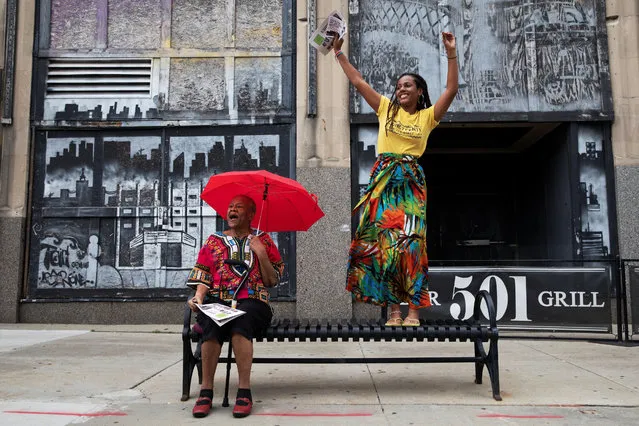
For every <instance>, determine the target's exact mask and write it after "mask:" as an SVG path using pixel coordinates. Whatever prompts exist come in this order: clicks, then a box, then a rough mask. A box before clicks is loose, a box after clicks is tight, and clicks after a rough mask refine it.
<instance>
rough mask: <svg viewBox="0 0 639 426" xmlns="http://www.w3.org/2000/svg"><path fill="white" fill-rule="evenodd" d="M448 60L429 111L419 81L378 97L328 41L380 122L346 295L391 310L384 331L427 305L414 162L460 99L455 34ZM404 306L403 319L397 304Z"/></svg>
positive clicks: (414, 322) (415, 320) (422, 202)
mask: <svg viewBox="0 0 639 426" xmlns="http://www.w3.org/2000/svg"><path fill="white" fill-rule="evenodd" d="M442 39H443V43H444V47H445V48H446V53H447V57H448V75H447V78H446V88H445V89H444V92H443V93H442V94H441V96H440V97H439V99H437V102H435V105H431V102H430V98H429V96H428V87H427V85H426V81H425V80H424V78H422V77H421V76H419V75H417V74H412V73H405V74H402V75H401V76H399V79H398V80H397V84H396V86H395V92H394V94H393V96H392V98H391V99H388V98H387V97H386V96H382V95H380V94H379V93H377V92H376V91H375V90H374V89H373V88H372V87H371V86H370V85H369V84H368V83H367V82H366V81H364V79H363V78H362V75H361V74H360V73H359V71H357V70H356V69H355V67H353V65H351V63H350V62H349V61H348V58H347V57H346V55H345V54H344V52H342V50H341V47H342V43H343V42H344V40H343V39H336V40H335V41H334V42H333V50H334V52H335V58H336V60H337V61H338V62H339V64H340V65H341V67H342V70H344V73H345V74H346V77H348V79H349V80H350V82H351V84H353V86H355V88H356V89H357V91H358V92H359V93H360V94H361V95H362V97H363V98H364V100H365V101H366V102H367V103H368V104H369V105H370V106H371V108H373V111H375V112H376V114H377V117H378V119H379V131H378V135H377V152H378V157H377V161H376V162H375V165H374V166H373V168H372V170H371V176H370V181H369V184H368V187H367V188H366V193H365V194H364V196H363V197H362V198H361V200H360V201H359V203H357V206H355V209H354V210H353V213H355V212H357V210H358V209H359V208H362V215H361V219H360V222H359V225H358V227H357V231H356V233H355V237H354V239H353V241H352V244H351V248H350V253H349V262H348V272H347V283H346V289H347V290H348V291H350V292H351V293H352V295H353V299H355V300H358V301H362V302H366V303H372V304H376V305H381V306H387V305H390V307H391V313H390V318H389V320H388V322H387V323H386V325H388V326H401V325H404V326H418V325H419V309H420V308H426V307H429V306H430V305H431V301H430V295H429V293H428V256H427V254H426V180H425V177H424V171H423V170H422V168H421V166H420V165H419V164H418V163H417V159H418V158H419V157H421V155H422V154H423V153H424V150H425V149H426V142H427V140H428V135H429V134H430V132H431V130H433V129H434V128H435V127H436V126H437V125H438V124H439V121H440V120H441V119H442V117H443V116H444V114H445V113H446V111H447V110H448V107H449V106H450V104H451V102H452V101H453V99H454V98H455V95H456V94H457V88H458V84H457V77H458V69H457V52H456V46H455V36H454V35H453V34H452V33H449V32H443V33H442ZM402 302H406V303H408V315H407V316H406V318H405V319H402V317H401V311H400V303H402Z"/></svg>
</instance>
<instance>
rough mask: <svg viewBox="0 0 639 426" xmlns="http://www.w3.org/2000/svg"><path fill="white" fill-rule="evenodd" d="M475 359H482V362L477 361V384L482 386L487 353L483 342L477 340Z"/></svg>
mask: <svg viewBox="0 0 639 426" xmlns="http://www.w3.org/2000/svg"><path fill="white" fill-rule="evenodd" d="M475 358H480V359H481V361H475V383H477V384H478V385H481V384H482V376H483V375H484V364H485V362H486V361H485V360H486V353H485V352H484V348H483V346H482V342H481V340H479V339H477V340H475Z"/></svg>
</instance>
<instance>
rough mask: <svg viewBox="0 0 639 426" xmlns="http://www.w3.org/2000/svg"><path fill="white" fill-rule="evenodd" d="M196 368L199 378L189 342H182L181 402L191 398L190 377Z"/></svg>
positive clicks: (196, 363) (199, 373)
mask: <svg viewBox="0 0 639 426" xmlns="http://www.w3.org/2000/svg"><path fill="white" fill-rule="evenodd" d="M196 366H197V367H198V375H199V376H200V377H201V372H200V368H201V367H200V366H199V364H198V362H197V360H196V358H195V356H194V355H193V352H192V351H191V341H190V340H184V341H183V342H182V398H181V400H182V401H186V400H188V399H189V397H190V396H191V395H190V393H191V377H192V376H193V369H194V368H195V367H196Z"/></svg>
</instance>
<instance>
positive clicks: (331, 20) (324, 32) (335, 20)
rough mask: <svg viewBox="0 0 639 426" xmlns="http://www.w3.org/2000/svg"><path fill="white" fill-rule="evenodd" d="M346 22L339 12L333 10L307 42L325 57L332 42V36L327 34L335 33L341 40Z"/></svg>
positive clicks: (344, 32) (345, 29)
mask: <svg viewBox="0 0 639 426" xmlns="http://www.w3.org/2000/svg"><path fill="white" fill-rule="evenodd" d="M346 31H347V28H346V22H344V17H343V16H342V14H341V13H339V11H337V10H334V11H332V12H331V13H330V14H329V15H328V18H326V19H324V21H322V23H321V24H320V26H319V27H317V29H316V30H315V32H314V33H313V34H312V35H311V38H310V39H309V40H308V42H309V43H310V45H311V46H313V47H314V48H316V49H317V50H319V51H320V52H322V54H323V55H326V54H327V53H328V52H329V51H330V50H331V43H332V42H333V38H334V35H333V34H329V33H335V34H337V35H338V37H339V38H343V37H344V34H346Z"/></svg>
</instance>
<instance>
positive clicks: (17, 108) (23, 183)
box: [0, 0, 35, 322]
mask: <svg viewBox="0 0 639 426" xmlns="http://www.w3.org/2000/svg"><path fill="white" fill-rule="evenodd" d="M17 3H18V15H17V25H16V28H17V36H16V45H15V46H16V47H15V49H16V50H15V51H16V54H15V73H14V76H15V81H14V87H13V117H12V122H11V123H10V124H8V123H6V124H3V126H2V130H1V132H2V157H1V158H0V177H1V178H0V252H1V253H2V256H0V277H2V278H1V280H0V322H17V321H18V300H19V297H20V295H21V288H22V282H23V268H24V263H23V259H24V249H25V236H24V227H25V224H26V217H27V200H28V198H27V192H28V185H29V182H28V170H29V151H30V147H31V143H30V124H29V111H30V104H31V102H30V101H31V66H32V60H31V53H32V46H33V28H34V27H33V24H34V13H35V1H34V0H25V1H20V2H17ZM3 95H5V94H4V93H3ZM3 97H4V96H3ZM3 101H4V99H3Z"/></svg>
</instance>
